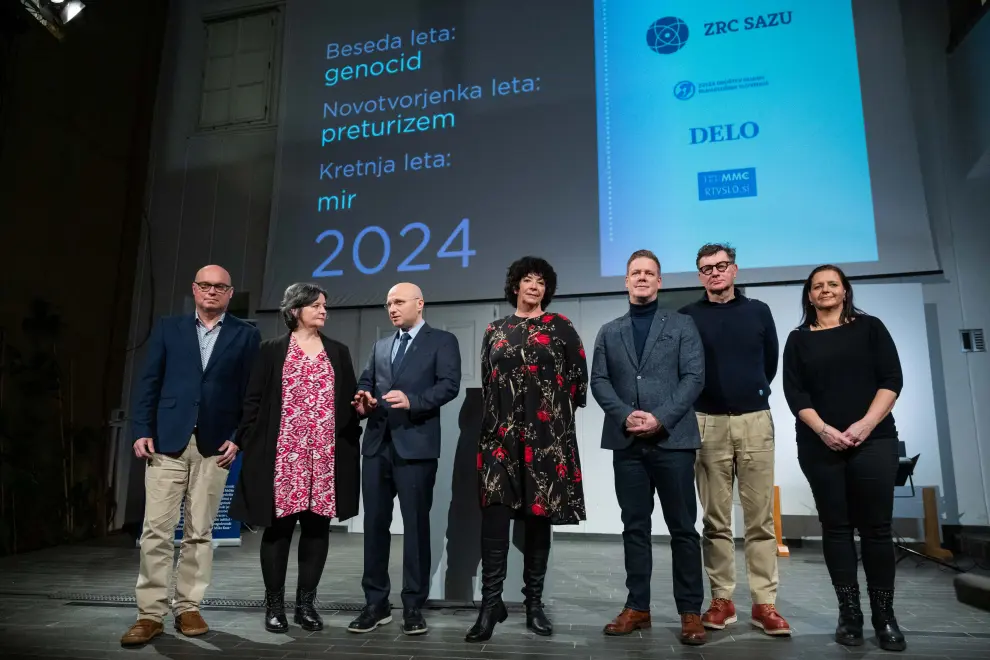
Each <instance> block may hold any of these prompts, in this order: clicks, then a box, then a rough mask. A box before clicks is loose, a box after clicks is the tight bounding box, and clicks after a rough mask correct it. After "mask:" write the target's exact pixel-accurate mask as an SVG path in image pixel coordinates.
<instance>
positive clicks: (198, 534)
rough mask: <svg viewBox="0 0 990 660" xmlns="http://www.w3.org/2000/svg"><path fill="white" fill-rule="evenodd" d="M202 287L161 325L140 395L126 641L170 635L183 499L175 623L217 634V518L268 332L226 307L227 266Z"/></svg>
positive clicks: (202, 279) (205, 278) (210, 269)
mask: <svg viewBox="0 0 990 660" xmlns="http://www.w3.org/2000/svg"><path fill="white" fill-rule="evenodd" d="M192 293H193V298H194V300H195V302H196V312H195V313H194V314H186V315H182V316H171V317H165V318H162V319H160V320H159V321H158V323H157V324H156V325H155V327H154V329H153V330H152V333H151V337H150V338H149V340H148V349H147V351H148V352H147V356H146V359H145V369H144V374H143V375H142V377H141V380H140V381H139V382H138V386H137V390H136V392H135V400H134V406H133V410H132V419H131V426H132V431H133V435H134V454H135V456H137V457H138V458H141V459H143V460H145V461H146V462H147V467H146V468H145V478H144V484H145V510H144V529H143V530H142V533H141V568H140V572H139V575H138V581H137V586H136V588H135V594H136V597H137V606H138V620H137V622H136V623H135V624H134V625H133V626H131V628H130V629H129V630H128V631H127V632H126V633H125V634H124V636H123V637H122V638H121V640H120V642H121V644H122V645H124V646H139V645H142V644H146V643H147V642H149V641H150V640H151V639H153V638H155V637H157V636H158V635H160V634H161V633H162V632H163V629H164V625H163V621H164V618H165V616H166V615H167V614H168V611H169V605H168V590H169V586H170V584H171V581H172V561H173V559H174V554H175V553H174V539H175V527H176V525H177V524H178V522H179V507H180V505H181V504H182V502H183V501H185V503H186V504H185V511H184V519H185V524H184V527H183V531H182V544H181V548H180V550H179V561H178V564H177V566H176V579H175V597H174V599H173V601H172V612H173V614H174V616H175V628H176V629H177V630H178V631H179V632H181V633H182V634H184V635H188V636H196V635H202V634H203V633H205V632H207V631H208V630H209V627H208V626H207V625H206V622H205V621H204V620H203V617H202V615H200V613H199V605H200V602H201V601H202V599H203V596H204V594H205V593H206V588H207V586H208V585H209V583H210V575H211V569H212V566H213V545H212V541H213V521H214V519H215V518H216V515H217V511H218V510H219V508H220V500H221V499H222V497H223V491H224V487H225V486H226V483H227V471H228V468H229V467H230V464H231V463H232V462H233V461H234V458H235V457H236V454H237V445H236V444H234V433H235V431H236V430H237V425H238V423H239V422H240V417H241V406H242V402H243V399H244V392H245V390H246V387H247V381H248V376H249V374H250V371H251V365H252V362H253V361H254V357H255V355H256V354H257V352H258V347H259V346H260V344H261V335H260V334H259V332H258V330H257V328H255V327H253V326H251V325H250V324H248V323H245V322H244V321H241V320H240V319H237V318H235V317H233V316H231V315H230V314H227V313H226V312H227V305H228V304H229V303H230V299H231V296H232V295H233V293H234V289H233V287H232V286H231V281H230V274H229V273H228V272H227V271H226V270H224V269H223V268H221V267H219V266H206V267H205V268H202V269H201V270H200V271H199V272H198V273H196V278H195V281H194V282H193V284H192Z"/></svg>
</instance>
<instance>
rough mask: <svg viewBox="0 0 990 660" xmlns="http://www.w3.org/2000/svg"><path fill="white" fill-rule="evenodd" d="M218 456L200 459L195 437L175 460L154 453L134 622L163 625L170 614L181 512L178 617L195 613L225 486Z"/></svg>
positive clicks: (206, 583)
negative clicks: (176, 537)
mask: <svg viewBox="0 0 990 660" xmlns="http://www.w3.org/2000/svg"><path fill="white" fill-rule="evenodd" d="M227 474H228V471H227V469H226V468H222V467H220V466H219V465H217V457H216V456H210V457H203V456H202V455H201V454H200V453H199V450H198V449H197V448H196V436H195V435H194V436H193V437H192V438H191V439H190V440H189V444H188V445H187V446H186V448H185V450H184V451H183V452H182V455H181V456H179V458H170V457H169V456H163V455H162V454H155V455H153V456H152V457H151V459H150V460H149V461H148V466H147V468H145V472H144V491H145V505H144V529H143V530H142V532H141V569H140V572H139V574H138V580H137V586H136V588H135V590H134V592H135V596H136V598H137V606H138V618H139V619H152V620H154V621H159V622H161V621H162V620H163V619H164V618H165V615H166V614H168V611H169V606H168V591H169V587H170V586H171V582H172V562H173V560H174V558H175V528H176V526H177V525H178V524H179V508H180V506H181V505H182V503H183V500H185V508H184V510H183V517H184V524H183V527H182V543H181V544H180V547H179V562H178V566H177V567H176V568H177V570H176V572H175V597H174V598H173V601H172V611H173V612H174V614H175V615H176V616H178V615H179V614H182V613H183V612H188V611H191V610H198V609H199V604H200V601H202V600H203V596H204V594H205V593H206V588H207V586H209V584H210V576H211V573H212V570H213V521H214V519H215V518H216V516H217V512H218V511H219V510H220V500H221V499H223V490H224V487H225V486H226V484H227Z"/></svg>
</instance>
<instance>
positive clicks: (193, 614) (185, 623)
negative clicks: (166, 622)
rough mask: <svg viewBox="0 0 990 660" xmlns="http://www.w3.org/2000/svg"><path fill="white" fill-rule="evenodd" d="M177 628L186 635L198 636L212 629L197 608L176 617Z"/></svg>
mask: <svg viewBox="0 0 990 660" xmlns="http://www.w3.org/2000/svg"><path fill="white" fill-rule="evenodd" d="M175 629H176V630H178V631H179V632H180V633H182V634H183V635H185V636H186V637H198V636H199V635H204V634H206V633H208V632H209V631H210V627H209V626H208V625H206V621H204V620H203V617H202V615H201V614H200V613H199V612H197V611H196V610H189V611H188V612H183V613H182V614H177V615H176V617H175Z"/></svg>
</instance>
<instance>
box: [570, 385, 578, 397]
mask: <svg viewBox="0 0 990 660" xmlns="http://www.w3.org/2000/svg"><path fill="white" fill-rule="evenodd" d="M575 394H577V385H571V398H572V399H573V398H574V395H575Z"/></svg>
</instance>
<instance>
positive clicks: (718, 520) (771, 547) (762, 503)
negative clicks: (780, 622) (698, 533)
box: [695, 410, 779, 605]
mask: <svg viewBox="0 0 990 660" xmlns="http://www.w3.org/2000/svg"><path fill="white" fill-rule="evenodd" d="M697 415H698V428H699V430H700V431H701V451H699V452H698V458H697V462H696V465H695V475H696V478H697V480H698V497H699V499H700V500H701V506H702V508H703V509H704V532H703V536H702V542H701V549H702V554H703V556H704V562H705V572H707V573H708V580H709V583H710V584H711V590H712V598H726V599H729V600H731V599H732V594H733V592H734V591H735V588H736V561H735V557H736V555H735V546H734V544H733V540H732V538H733V534H732V485H733V480H734V479H737V480H738V482H739V501H740V503H741V504H742V510H743V524H744V525H745V528H746V532H745V536H744V538H745V549H746V568H747V572H748V573H749V589H750V593H751V595H752V598H753V603H754V604H759V605H762V604H770V605H772V604H774V602H775V600H776V598H777V583H778V580H779V578H778V573H777V539H776V536H775V534H774V526H773V460H774V437H773V430H774V427H773V417H772V416H771V414H770V411H769V410H763V411H759V412H754V413H747V414H744V415H706V414H703V413H698V414H697Z"/></svg>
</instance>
